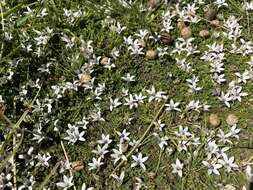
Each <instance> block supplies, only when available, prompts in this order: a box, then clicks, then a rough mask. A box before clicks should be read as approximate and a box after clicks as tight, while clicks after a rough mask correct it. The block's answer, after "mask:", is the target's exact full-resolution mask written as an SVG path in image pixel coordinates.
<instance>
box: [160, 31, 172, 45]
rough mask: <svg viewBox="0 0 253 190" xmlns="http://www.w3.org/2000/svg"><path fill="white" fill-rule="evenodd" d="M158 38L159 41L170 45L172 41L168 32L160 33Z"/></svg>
mask: <svg viewBox="0 0 253 190" xmlns="http://www.w3.org/2000/svg"><path fill="white" fill-rule="evenodd" d="M160 39H161V42H162V43H163V44H166V45H170V44H171V43H172V42H173V39H172V37H171V35H170V34H169V33H162V34H161V38H160Z"/></svg>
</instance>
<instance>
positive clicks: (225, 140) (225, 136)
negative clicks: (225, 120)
mask: <svg viewBox="0 0 253 190" xmlns="http://www.w3.org/2000/svg"><path fill="white" fill-rule="evenodd" d="M219 132H220V133H219V134H217V137H219V142H222V143H224V144H225V143H230V144H233V143H232V142H231V141H230V140H229V139H228V138H229V137H230V133H227V134H224V132H223V131H222V130H221V129H219Z"/></svg>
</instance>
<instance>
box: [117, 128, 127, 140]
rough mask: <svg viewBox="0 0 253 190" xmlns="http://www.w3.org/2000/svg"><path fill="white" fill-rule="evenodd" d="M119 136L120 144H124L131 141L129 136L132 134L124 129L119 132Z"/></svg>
mask: <svg viewBox="0 0 253 190" xmlns="http://www.w3.org/2000/svg"><path fill="white" fill-rule="evenodd" d="M117 134H118V135H119V136H120V142H121V143H123V142H125V141H129V140H130V139H129V137H128V136H129V135H130V133H129V132H127V131H126V129H124V130H123V131H122V132H121V133H120V132H117Z"/></svg>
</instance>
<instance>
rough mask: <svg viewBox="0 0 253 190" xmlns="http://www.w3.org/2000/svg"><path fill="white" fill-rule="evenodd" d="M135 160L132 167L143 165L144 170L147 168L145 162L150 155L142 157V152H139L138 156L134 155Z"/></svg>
mask: <svg viewBox="0 0 253 190" xmlns="http://www.w3.org/2000/svg"><path fill="white" fill-rule="evenodd" d="M132 158H133V160H134V162H133V163H132V164H131V167H136V166H141V167H142V169H143V170H146V167H145V165H144V164H143V163H144V162H146V161H147V159H148V157H142V153H138V155H137V156H135V155H132Z"/></svg>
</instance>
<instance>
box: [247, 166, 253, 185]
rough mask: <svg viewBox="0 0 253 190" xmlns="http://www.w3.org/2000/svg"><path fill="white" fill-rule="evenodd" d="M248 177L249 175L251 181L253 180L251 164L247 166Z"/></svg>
mask: <svg viewBox="0 0 253 190" xmlns="http://www.w3.org/2000/svg"><path fill="white" fill-rule="evenodd" d="M246 177H247V179H248V181H249V182H252V181H253V173H252V172H251V167H250V165H247V167H246Z"/></svg>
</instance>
